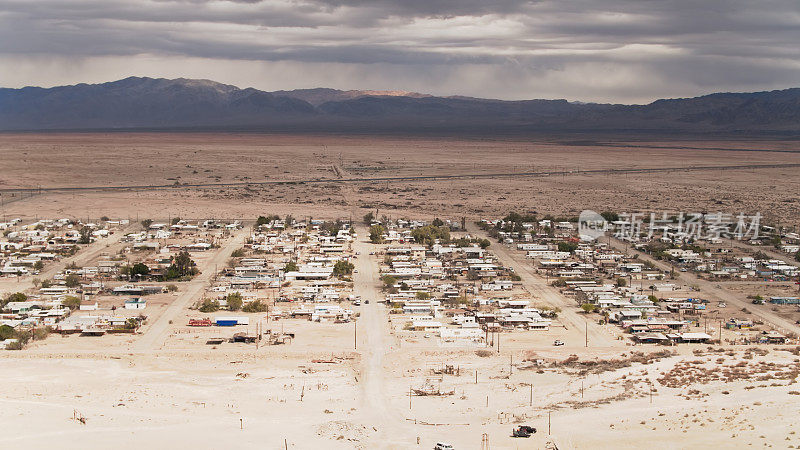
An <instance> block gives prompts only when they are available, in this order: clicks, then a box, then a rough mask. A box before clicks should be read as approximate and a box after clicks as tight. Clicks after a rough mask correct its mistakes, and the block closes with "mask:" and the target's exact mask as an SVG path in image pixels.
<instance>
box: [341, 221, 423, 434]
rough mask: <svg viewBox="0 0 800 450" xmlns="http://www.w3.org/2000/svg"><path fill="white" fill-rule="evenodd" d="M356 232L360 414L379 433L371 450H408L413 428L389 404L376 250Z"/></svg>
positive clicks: (387, 343) (364, 232) (386, 348)
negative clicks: (360, 364) (360, 361)
mask: <svg viewBox="0 0 800 450" xmlns="http://www.w3.org/2000/svg"><path fill="white" fill-rule="evenodd" d="M356 231H357V232H358V235H359V238H358V240H357V242H355V243H354V245H353V249H354V250H355V251H357V252H359V253H360V255H359V256H358V257H357V258H356V261H355V266H356V270H357V271H358V272H357V273H354V274H353V282H354V289H355V293H356V295H360V296H361V299H362V302H364V301H367V300H368V301H369V304H368V305H367V304H363V303H362V306H360V307H359V308H360V312H361V316H360V317H359V319H358V322H357V325H358V330H359V331H358V332H359V337H358V339H357V342H358V350H359V352H360V353H361V354H362V367H361V387H362V389H361V392H362V395H363V397H362V401H363V403H364V410H363V411H362V413H364V416H365V417H366V418H369V421H370V423H371V424H373V425H372V426H376V428H377V429H378V436H376V437H375V439H374V441H373V442H372V443H371V444H372V445H371V446H370V448H401V447H408V446H410V445H411V444H412V441H411V440H412V439H414V437H413V436H414V430H413V427H411V426H410V425H408V422H407V421H406V420H405V417H404V416H403V415H402V414H401V413H400V411H398V410H397V409H396V408H394V407H392V405H391V403H390V402H389V393H388V387H389V386H388V382H387V378H388V377H389V376H390V374H389V373H387V372H388V371H387V370H386V369H385V368H384V358H385V356H386V354H387V352H388V351H389V347H390V345H391V338H390V337H389V336H388V324H387V314H386V308H385V306H384V304H383V303H379V302H378V301H379V300H382V299H383V298H382V297H383V296H382V295H381V293H380V292H379V291H378V285H379V270H378V267H379V264H378V259H377V257H376V256H374V255H370V254H369V253H370V252H371V251H374V250H376V249H377V246H376V245H372V244H370V243H368V242H367V241H366V240H365V239H366V237H367V236H368V235H369V233H368V231H367V229H366V228H359V229H357V230H356ZM414 442H416V441H414Z"/></svg>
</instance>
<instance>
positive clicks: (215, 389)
mask: <svg viewBox="0 0 800 450" xmlns="http://www.w3.org/2000/svg"><path fill="white" fill-rule="evenodd" d="M793 164H800V148H798V146H797V142H796V141H793V140H788V139H787V140H780V139H766V138H765V139H741V140H733V139H728V140H715V139H713V138H707V137H691V138H688V137H687V138H686V139H676V138H671V139H661V138H652V137H642V138H639V139H636V140H631V139H630V138H627V139H626V140H618V139H615V138H614V137H613V136H601V137H597V136H587V137H585V138H584V137H581V138H580V139H576V138H575V137H574V136H573V137H570V138H559V137H535V138H526V139H522V138H514V139H511V138H509V139H487V138H477V137H476V138H452V137H412V138H408V137H394V136H379V137H375V136H337V135H318V136H314V135H312V136H296V135H288V134H274V135H269V134H233V133H230V134H226V133H197V134H190V133H182V134H181V133H103V134H97V133H64V134H59V133H49V134H33V133H31V134H26V133H19V134H0V193H2V196H1V197H2V211H0V214H1V215H2V216H3V217H7V218H11V217H22V218H27V219H33V218H37V217H40V218H41V217H48V218H60V217H68V218H80V219H82V220H83V219H88V220H87V221H91V220H92V219H95V220H96V219H98V218H100V217H103V216H105V217H110V218H126V219H129V220H130V223H132V224H137V223H138V222H139V221H140V220H142V219H145V218H151V219H154V220H168V219H169V218H170V217H181V218H184V219H204V218H218V219H239V220H242V221H243V222H244V223H245V225H246V226H250V225H251V224H252V222H253V221H254V220H255V218H256V217H258V216H260V215H266V214H277V215H280V216H284V215H287V214H291V215H293V216H295V217H314V218H324V219H347V218H351V219H352V220H353V221H354V222H358V223H359V225H358V226H357V227H356V230H357V232H358V238H357V239H356V241H355V242H354V243H353V244H352V246H353V250H354V251H356V252H358V253H357V254H358V256H357V258H356V259H355V265H356V268H357V272H356V273H354V275H353V290H354V292H355V293H356V294H358V295H359V296H361V298H363V299H370V300H373V301H371V302H370V303H369V304H365V305H362V306H361V310H360V311H361V316H360V317H359V319H358V321H356V322H355V325H354V324H346V325H342V324H333V323H326V324H316V323H311V322H308V321H303V320H294V319H290V320H283V321H281V322H280V323H272V324H271V325H270V326H272V327H278V326H280V327H284V328H285V331H291V332H293V333H295V335H296V338H295V339H293V340H292V342H291V344H288V345H280V346H262V347H259V348H257V347H255V346H252V345H247V344H226V345H222V346H219V347H216V348H212V347H210V346H207V345H204V344H203V342H204V341H205V340H206V339H208V338H212V337H214V336H215V335H216V334H215V333H216V331H214V330H213V329H190V328H188V327H187V326H185V325H186V321H187V320H188V319H189V318H190V317H191V316H192V314H193V312H192V311H189V310H188V306H189V305H190V304H191V303H192V302H193V301H194V300H196V298H195V297H194V296H195V295H196V294H195V292H196V290H197V289H200V288H201V287H202V286H204V285H205V284H207V283H208V281H209V277H210V276H211V274H212V272H213V271H214V267H215V264H222V263H224V262H225V261H227V259H228V258H229V257H230V255H231V252H233V251H234V250H235V249H236V248H238V247H240V246H241V245H242V244H243V242H244V238H245V233H246V231H247V229H246V228H245V229H243V230H240V232H238V233H234V234H233V235H232V236H230V237H229V238H228V240H227V241H225V242H223V243H222V245H220V247H219V248H216V249H214V250H213V254H210V255H207V256H206V257H204V259H202V260H199V261H198V266H199V268H200V271H201V275H200V276H199V277H198V278H196V279H194V280H192V281H189V282H186V283H184V284H182V285H181V286H180V288H179V290H178V292H177V293H175V294H174V295H165V296H163V298H160V299H158V300H157V301H154V302H153V303H152V304H151V305H150V307H149V308H150V310H148V314H149V315H151V317H150V319H149V320H148V323H147V324H146V325H144V326H143V327H142V328H141V329H140V330H139V332H138V333H136V334H132V335H114V336H102V337H100V338H98V339H91V338H86V337H81V336H76V335H69V336H65V337H61V336H58V335H55V336H52V335H51V336H50V337H48V338H47V339H45V340H43V341H37V342H33V343H31V344H30V345H29V346H27V347H26V348H25V349H24V350H20V351H4V352H1V353H0V380H2V383H0V404H2V405H3V408H2V409H0V424H2V426H0V429H2V430H3V431H2V433H0V442H2V443H3V444H5V445H7V446H14V447H16V446H19V447H25V448H45V447H47V448H51V447H53V445H58V446H59V447H63V448H83V449H92V448H107V447H109V446H116V447H123V448H128V447H134V446H136V447H143V446H150V447H154V448H164V447H173V446H181V447H189V446H192V447H197V448H223V447H225V448H256V447H258V448H275V449H280V448H284V449H288V448H295V449H312V448H332V449H333V448H341V449H348V448H364V449H367V448H369V449H372V448H432V447H433V446H434V444H435V443H436V442H439V441H443V442H448V443H451V444H452V445H453V446H454V447H455V448H457V449H462V448H474V449H478V448H492V449H499V448H508V449H515V448H520V449H521V448H559V449H563V448H609V449H611V448H614V449H617V448H641V447H643V446H647V447H650V448H675V449H677V448H692V447H699V446H706V447H711V448H746V447H775V448H793V447H795V448H800V436H798V435H797V434H796V431H797V428H798V425H797V422H796V417H797V414H798V412H800V402H798V398H800V395H799V393H798V391H800V388H798V386H797V376H798V374H800V359H799V358H800V355H799V354H798V349H797V348H796V347H792V346H761V347H757V348H754V347H748V346H736V345H713V346H710V345H699V344H698V345H682V346H678V347H675V348H670V349H668V351H665V349H664V348H662V347H656V346H633V345H632V344H631V342H630V341H629V340H626V339H621V338H620V336H619V335H618V334H617V333H618V331H617V330H616V328H615V327H612V326H611V325H598V324H596V323H589V322H588V321H584V319H583V318H582V317H581V316H579V315H578V314H577V313H576V312H575V309H576V308H575V305H574V302H571V303H570V301H569V300H568V299H565V298H562V297H560V296H559V295H558V293H557V292H556V291H555V290H553V289H552V288H551V287H550V286H548V285H547V284H546V283H545V282H544V280H543V279H541V277H540V276H538V275H537V274H535V273H531V274H530V275H529V276H524V277H523V280H522V283H523V288H524V289H526V290H527V291H528V292H529V293H531V294H532V295H533V297H534V298H537V299H540V300H541V301H542V302H543V303H549V304H550V305H551V306H559V307H560V308H561V309H562V310H563V313H562V314H561V315H560V316H559V317H558V318H557V319H556V320H555V322H554V324H553V326H552V327H551V328H550V329H549V330H547V331H542V332H527V333H524V334H519V335H518V334H511V335H510V336H509V337H508V338H504V341H503V342H502V347H500V346H498V347H497V348H496V349H495V348H494V347H492V348H491V350H490V351H489V353H488V354H487V353H485V352H481V351H480V350H481V349H478V348H472V347H459V346H447V345H442V343H441V342H439V341H437V340H436V339H431V338H427V337H425V336H419V335H410V334H409V333H405V332H403V330H402V327H399V326H396V325H395V324H393V322H392V320H391V317H390V315H389V314H388V310H387V306H386V305H384V304H383V303H379V302H378V301H379V300H382V296H383V294H382V293H381V292H380V291H379V287H380V278H379V272H378V267H379V264H380V260H379V259H378V256H377V255H372V254H371V253H380V252H381V251H382V250H384V249H385V247H386V246H385V245H383V244H372V243H370V242H369V240H368V239H367V236H368V231H367V229H366V228H365V226H363V225H360V222H361V217H362V216H363V215H364V214H366V213H368V212H373V211H375V210H377V211H378V214H379V215H387V216H389V217H391V218H395V219H396V218H416V219H425V220H430V219H432V218H434V217H441V218H449V219H460V218H461V217H465V218H466V221H467V222H468V223H470V224H471V223H474V222H475V221H477V220H480V219H482V218H496V217H502V216H503V215H505V214H507V213H508V212H510V211H519V212H525V213H535V214H537V215H539V216H544V215H548V214H549V215H553V216H555V217H566V216H574V215H577V214H578V213H579V212H580V211H582V210H585V209H592V210H595V211H606V210H614V211H618V212H625V211H631V212H633V211H639V212H660V211H670V212H674V211H687V212H689V211H698V212H706V211H715V210H724V211H728V212H739V211H743V212H747V213H754V212H760V213H761V214H762V215H763V216H764V217H765V220H768V221H769V223H771V224H774V225H781V226H787V227H796V226H797V224H798V221H799V220H800V179H799V178H798V177H797V173H798V167H797V166H793ZM712 166H716V167H717V168H713V167H712ZM643 169H656V170H654V171H650V172H647V171H642V170H643ZM586 171H597V172H586ZM615 171H618V172H617V173H615ZM415 177H416V178H415ZM418 177H427V178H423V179H420V178H418ZM446 177H451V178H446ZM360 179H361V180H360ZM74 188H79V189H74ZM4 220H5V219H4ZM470 231H471V232H473V233H479V231H477V230H474V229H470ZM117 243H118V241H115V238H114V237H110V238H107V239H101V240H98V241H97V242H95V243H93V244H91V246H90V248H88V249H86V250H84V251H83V252H81V253H79V254H78V255H76V257H75V258H83V257H84V256H85V255H86V254H91V253H92V252H95V253H97V252H103V251H104V249H107V248H109V247H110V246H113V245H117ZM495 246H499V244H496V243H493V244H492V247H495ZM492 247H490V250H492V249H493V248H492ZM496 254H497V256H498V258H499V259H500V260H501V261H502V262H503V263H504V264H505V265H509V266H515V267H518V268H519V269H520V270H518V271H517V272H518V273H520V272H523V271H524V270H526V269H525V267H524V266H525V265H526V264H529V263H528V262H527V261H525V259H524V258H522V257H520V256H519V255H518V254H515V253H514V252H511V251H501V250H498V251H497V253H496ZM26 282H28V281H27V280H19V279H13V280H7V279H6V280H0V293H2V294H6V293H9V292H13V291H15V290H16V289H18V283H26ZM559 302H563V304H561V303H559ZM584 322H586V323H584ZM356 327H357V328H356ZM556 339H558V340H561V341H563V342H564V343H565V345H564V346H559V347H555V346H553V345H552V343H553V341H554V340H556ZM315 361H316V362H315ZM581 361H583V362H590V363H586V364H581ZM444 365H453V366H456V367H457V368H458V372H457V374H444V375H441V376H437V377H432V375H431V374H432V373H433V371H434V369H437V368H439V367H442V366H444ZM430 378H437V379H438V382H439V383H440V384H441V385H443V386H444V387H445V388H446V389H448V390H452V391H453V395H449V396H441V397H440V396H412V395H410V394H409V389H410V388H411V386H419V385H420V384H421V383H423V382H426V380H427V379H430ZM76 417H82V418H84V421H83V423H81V421H79V420H75V418H76ZM523 423H524V424H528V425H531V426H534V427H536V428H537V429H538V433H536V434H535V435H533V436H532V437H530V438H513V437H511V430H512V428H514V427H515V426H516V425H518V424H523Z"/></svg>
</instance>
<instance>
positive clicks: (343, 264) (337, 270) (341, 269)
mask: <svg viewBox="0 0 800 450" xmlns="http://www.w3.org/2000/svg"><path fill="white" fill-rule="evenodd" d="M353 269H355V266H354V265H353V263H351V262H349V261H336V264H334V265H333V276H335V277H343V276H346V275H351V274H352V273H353Z"/></svg>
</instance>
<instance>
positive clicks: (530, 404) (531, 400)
mask: <svg viewBox="0 0 800 450" xmlns="http://www.w3.org/2000/svg"><path fill="white" fill-rule="evenodd" d="M530 386H531V398H530V400H529V401H528V406H533V383H530Z"/></svg>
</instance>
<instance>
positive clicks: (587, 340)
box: [584, 321, 589, 348]
mask: <svg viewBox="0 0 800 450" xmlns="http://www.w3.org/2000/svg"><path fill="white" fill-rule="evenodd" d="M584 325H585V336H586V343H585V344H584V346H585V347H587V348H588V347H589V322H588V321H587V322H585V323H584Z"/></svg>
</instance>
